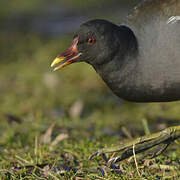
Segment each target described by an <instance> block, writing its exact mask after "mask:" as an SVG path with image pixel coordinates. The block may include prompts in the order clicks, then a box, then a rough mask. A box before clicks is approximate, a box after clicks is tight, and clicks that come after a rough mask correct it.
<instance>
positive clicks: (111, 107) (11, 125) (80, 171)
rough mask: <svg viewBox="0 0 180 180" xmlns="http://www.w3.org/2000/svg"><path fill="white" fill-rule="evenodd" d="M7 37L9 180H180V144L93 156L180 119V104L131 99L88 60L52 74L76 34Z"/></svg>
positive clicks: (4, 149) (3, 166)
mask: <svg viewBox="0 0 180 180" xmlns="http://www.w3.org/2000/svg"><path fill="white" fill-rule="evenodd" d="M6 36H7V34H6V33H4V34H1V44H0V49H1V51H2V53H1V62H0V69H1V70H0V82H1V83H0V177H1V179H77V180H78V179H173V178H174V179H178V177H179V176H180V174H179V170H180V159H179V157H180V145H179V144H178V142H175V143H174V144H172V145H171V146H170V147H169V148H168V149H167V150H166V151H165V152H164V153H163V154H162V155H160V156H159V157H156V158H153V159H148V158H143V159H141V158H140V156H138V155H135V156H134V157H132V158H131V159H126V160H124V161H122V162H120V163H117V164H116V166H115V167H114V168H112V167H111V168H110V167H108V166H106V163H105V161H104V160H103V158H102V157H95V158H94V159H93V160H89V159H88V157H89V156H90V155H91V154H92V153H93V152H94V151H97V150H98V149H101V148H104V147H109V146H110V147H111V146H114V145H118V144H120V143H123V142H127V141H130V140H131V139H132V138H135V137H139V136H141V135H144V134H148V133H149V132H151V133H152V132H157V131H159V130H161V129H164V128H166V127H169V126H172V125H178V124H179V121H180V113H179V112H180V102H172V103H150V104H136V103H130V102H126V101H123V100H121V99H119V98H117V97H116V96H115V95H113V94H112V92H111V91H110V90H109V89H108V88H107V87H106V85H105V84H104V83H103V82H102V80H101V79H100V77H99V76H98V75H97V74H96V72H95V71H94V70H93V68H92V67H90V66H89V65H87V64H84V63H77V64H72V65H70V66H68V67H67V68H64V69H63V70H61V71H58V72H52V69H51V68H50V64H51V62H52V60H53V59H54V58H55V56H56V55H57V54H58V53H60V52H62V51H63V50H64V49H65V48H66V47H68V45H69V44H70V42H71V39H70V37H69V36H68V37H63V38H59V39H56V40H51V39H46V40H44V39H41V37H40V36H37V35H32V34H31V36H29V35H24V37H22V36H18V35H17V36H15V37H13V38H12V39H11V38H10V37H9V38H5V37H6ZM7 39H8V41H7ZM7 49H8V50H9V52H8V53H7ZM134 159H136V162H137V163H134Z"/></svg>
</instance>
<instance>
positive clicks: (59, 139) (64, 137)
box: [50, 133, 69, 148]
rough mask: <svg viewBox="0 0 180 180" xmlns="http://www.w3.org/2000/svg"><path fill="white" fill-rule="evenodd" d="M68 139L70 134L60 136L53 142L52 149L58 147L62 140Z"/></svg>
mask: <svg viewBox="0 0 180 180" xmlns="http://www.w3.org/2000/svg"><path fill="white" fill-rule="evenodd" d="M68 137H69V135H68V134H64V133H62V134H59V135H58V136H57V137H56V138H55V139H54V141H52V143H51V146H50V147H51V148H52V147H54V146H56V145H57V144H58V143H59V142H60V141H62V140H64V139H67V138H68Z"/></svg>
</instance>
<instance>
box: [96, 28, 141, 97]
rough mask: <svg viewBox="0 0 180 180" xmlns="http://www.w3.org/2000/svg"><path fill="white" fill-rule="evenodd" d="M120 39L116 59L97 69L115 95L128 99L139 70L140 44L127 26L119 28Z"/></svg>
mask: <svg viewBox="0 0 180 180" xmlns="http://www.w3.org/2000/svg"><path fill="white" fill-rule="evenodd" d="M118 38H119V49H118V52H117V53H116V55H115V56H114V58H113V59H112V60H110V61H108V62H107V63H105V64H103V65H101V66H99V67H95V69H96V71H97V72H98V74H99V75H100V76H101V78H102V79H103V80H104V81H105V83H106V84H107V85H108V86H109V88H110V89H111V90H112V91H113V92H114V93H115V94H117V95H118V96H120V97H122V98H125V99H127V98H126V94H128V96H129V92H128V90H130V89H131V88H130V85H133V82H134V81H135V77H136V71H137V69H138V68H137V63H138V42H137V39H136V36H135V35H134V33H133V31H132V30H131V29H130V28H128V27H127V26H119V34H118ZM132 89H133V88H132Z"/></svg>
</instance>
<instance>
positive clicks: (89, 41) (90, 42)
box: [88, 37, 96, 45]
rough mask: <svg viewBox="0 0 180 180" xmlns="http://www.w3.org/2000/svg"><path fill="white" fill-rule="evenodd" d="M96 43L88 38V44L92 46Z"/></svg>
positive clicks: (91, 38)
mask: <svg viewBox="0 0 180 180" xmlns="http://www.w3.org/2000/svg"><path fill="white" fill-rule="evenodd" d="M95 42H96V40H95V39H94V38H93V37H90V38H89V39H88V44H90V45H93V44H94V43H95Z"/></svg>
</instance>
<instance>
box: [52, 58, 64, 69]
mask: <svg viewBox="0 0 180 180" xmlns="http://www.w3.org/2000/svg"><path fill="white" fill-rule="evenodd" d="M64 59H65V57H57V58H56V59H55V60H54V61H53V62H52V63H51V67H53V66H54V65H56V64H58V63H60V62H61V61H63V60H64Z"/></svg>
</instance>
